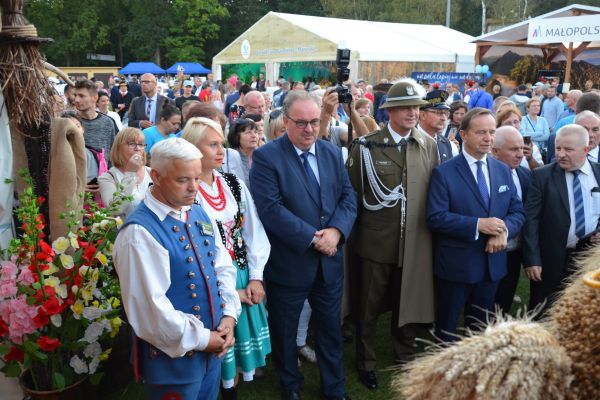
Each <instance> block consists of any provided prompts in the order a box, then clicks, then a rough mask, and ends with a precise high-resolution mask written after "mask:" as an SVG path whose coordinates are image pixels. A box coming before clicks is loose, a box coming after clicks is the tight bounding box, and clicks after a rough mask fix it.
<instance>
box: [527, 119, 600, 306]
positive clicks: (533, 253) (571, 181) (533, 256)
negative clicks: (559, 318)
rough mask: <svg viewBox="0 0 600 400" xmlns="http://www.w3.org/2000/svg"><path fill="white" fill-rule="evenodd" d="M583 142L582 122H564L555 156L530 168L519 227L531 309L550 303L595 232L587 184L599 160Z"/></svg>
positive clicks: (597, 172) (596, 176)
mask: <svg viewBox="0 0 600 400" xmlns="http://www.w3.org/2000/svg"><path fill="white" fill-rule="evenodd" d="M588 144H589V137H588V132H587V130H586V129H585V128H583V127H582V126H579V125H575V124H570V125H566V126H564V127H562V128H561V129H560V130H559V131H558V133H557V135H556V160H557V161H556V162H554V163H551V164H549V165H545V166H543V167H541V168H538V169H535V170H534V171H533V172H532V177H531V186H530V187H529V191H528V193H527V200H526V202H525V214H526V216H527V220H526V222H525V227H524V228H523V253H524V257H525V272H526V273H527V276H528V277H529V279H530V281H531V297H530V302H529V308H530V309H533V308H534V307H536V306H538V305H541V304H544V306H543V307H542V311H544V310H546V309H547V308H548V307H549V306H550V305H551V304H552V302H553V301H554V299H555V295H556V293H558V292H559V291H560V290H561V289H562V288H563V285H564V282H565V281H566V280H567V279H568V278H569V276H570V275H571V274H572V273H573V272H574V270H575V263H574V261H575V259H576V258H577V256H578V255H579V254H581V251H582V250H584V249H585V248H587V247H588V245H589V242H590V241H591V240H594V241H595V240H596V237H597V236H598V234H596V235H594V232H596V229H597V228H598V216H599V214H598V210H597V209H596V207H594V204H593V200H592V190H594V189H595V188H597V187H598V186H599V182H600V164H597V163H594V162H590V161H589V160H588V159H587V153H588ZM590 236H594V238H591V237H590ZM542 316H543V312H542V313H540V314H539V315H538V317H542Z"/></svg>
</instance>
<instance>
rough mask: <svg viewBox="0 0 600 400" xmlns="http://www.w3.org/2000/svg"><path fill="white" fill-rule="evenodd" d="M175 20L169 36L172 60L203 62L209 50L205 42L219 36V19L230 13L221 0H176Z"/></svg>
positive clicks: (165, 41) (169, 49) (168, 54)
mask: <svg viewBox="0 0 600 400" xmlns="http://www.w3.org/2000/svg"><path fill="white" fill-rule="evenodd" d="M172 4H173V11H174V18H175V19H174V20H173V21H172V23H171V27H170V28H169V35H168V36H167V37H166V38H165V40H164V44H165V47H166V56H167V58H168V59H169V61H170V62H177V61H182V60H189V61H196V60H197V61H200V60H203V59H204V57H205V55H206V53H205V50H204V45H205V43H207V42H208V41H211V40H214V39H216V38H218V37H219V31H220V27H219V24H217V23H216V22H215V20H216V19H222V18H225V17H227V16H229V13H228V11H227V9H226V8H225V7H223V6H221V5H220V4H219V3H218V1H217V0H173V2H172Z"/></svg>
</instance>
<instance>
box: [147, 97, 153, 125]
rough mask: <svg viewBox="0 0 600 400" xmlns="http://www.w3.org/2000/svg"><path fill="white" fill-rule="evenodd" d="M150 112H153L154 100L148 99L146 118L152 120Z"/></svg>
mask: <svg viewBox="0 0 600 400" xmlns="http://www.w3.org/2000/svg"><path fill="white" fill-rule="evenodd" d="M150 111H152V98H150V97H148V98H146V117H148V120H151V118H150Z"/></svg>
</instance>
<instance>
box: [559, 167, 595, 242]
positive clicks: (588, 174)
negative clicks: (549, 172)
mask: <svg viewBox="0 0 600 400" xmlns="http://www.w3.org/2000/svg"><path fill="white" fill-rule="evenodd" d="M579 170H580V171H581V173H580V174H579V183H580V184H581V195H582V197H583V210H584V212H585V234H586V235H587V234H588V233H591V232H593V231H595V230H596V227H597V225H598V214H597V213H595V212H594V211H595V210H594V207H593V204H592V189H593V188H595V187H597V186H598V182H597V181H596V177H595V176H594V170H592V166H591V165H590V162H589V161H588V160H585V164H583V166H582V167H581V168H579ZM573 178H574V175H573V173H572V172H566V171H565V179H566V181H567V193H568V196H569V215H570V217H571V226H570V227H569V236H567V247H568V248H574V247H575V245H576V244H577V240H578V238H577V236H576V235H575V197H574V195H573Z"/></svg>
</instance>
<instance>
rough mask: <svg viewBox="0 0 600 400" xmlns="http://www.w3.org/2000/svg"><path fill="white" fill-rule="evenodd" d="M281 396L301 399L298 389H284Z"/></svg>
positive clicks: (292, 399)
mask: <svg viewBox="0 0 600 400" xmlns="http://www.w3.org/2000/svg"><path fill="white" fill-rule="evenodd" d="M281 398H282V399H283V400H302V397H300V392H299V391H298V390H284V391H283V393H282V396H281Z"/></svg>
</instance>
